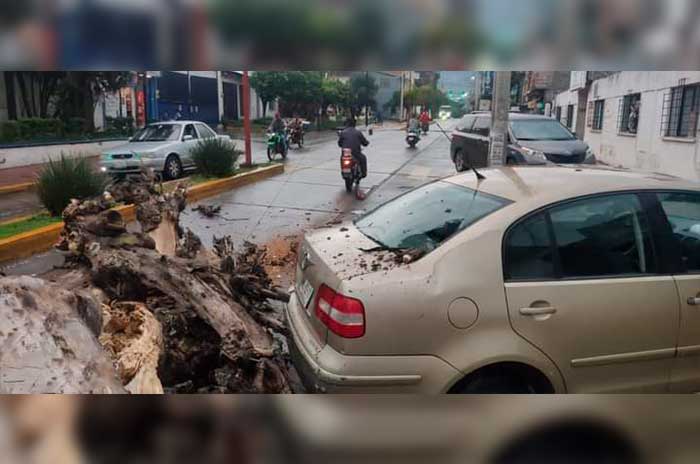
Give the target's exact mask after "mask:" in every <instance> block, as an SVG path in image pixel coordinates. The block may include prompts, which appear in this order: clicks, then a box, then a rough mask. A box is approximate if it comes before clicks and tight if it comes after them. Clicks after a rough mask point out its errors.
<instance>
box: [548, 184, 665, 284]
mask: <svg viewBox="0 0 700 464" xmlns="http://www.w3.org/2000/svg"><path fill="white" fill-rule="evenodd" d="M549 216H550V219H551V221H552V229H553V232H554V240H555V243H556V246H557V251H558V255H559V260H560V266H561V273H562V276H563V277H598V276H620V275H635V274H648V273H652V272H654V270H655V266H654V262H653V253H652V246H651V239H650V236H651V235H650V232H649V224H648V222H647V218H646V215H645V214H644V211H643V209H642V206H641V204H640V202H639V198H638V197H637V196H636V195H634V194H621V195H606V196H603V197H594V198H587V199H582V200H577V201H574V202H571V203H567V204H565V205H561V206H556V207H553V208H551V209H550V210H549Z"/></svg>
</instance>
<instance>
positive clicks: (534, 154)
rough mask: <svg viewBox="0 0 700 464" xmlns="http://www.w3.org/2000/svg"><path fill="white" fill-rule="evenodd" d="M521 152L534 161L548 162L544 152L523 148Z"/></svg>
mask: <svg viewBox="0 0 700 464" xmlns="http://www.w3.org/2000/svg"><path fill="white" fill-rule="evenodd" d="M520 151H521V152H522V153H523V155H525V156H528V157H529V158H530V159H531V160H533V161H547V157H546V156H545V154H544V152H541V151H539V150H533V149H532V148H527V147H522V148H521V149H520Z"/></svg>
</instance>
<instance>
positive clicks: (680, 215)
mask: <svg viewBox="0 0 700 464" xmlns="http://www.w3.org/2000/svg"><path fill="white" fill-rule="evenodd" d="M657 196H658V198H659V201H660V202H661V207H662V208H663V210H664V213H665V214H666V217H667V218H668V221H669V223H670V224H671V228H672V229H673V236H674V238H675V239H676V240H677V241H678V244H679V247H680V250H681V259H682V265H683V269H684V270H686V271H688V272H700V194H694V193H684V192H677V193H659V194H658V195H657Z"/></svg>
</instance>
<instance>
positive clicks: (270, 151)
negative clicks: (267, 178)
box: [267, 146, 275, 161]
mask: <svg viewBox="0 0 700 464" xmlns="http://www.w3.org/2000/svg"><path fill="white" fill-rule="evenodd" d="M274 157H275V155H274V153H272V149H271V148H270V147H269V146H268V147H267V159H269V160H270V161H272V158H274Z"/></svg>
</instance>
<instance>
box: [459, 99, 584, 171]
mask: <svg viewBox="0 0 700 464" xmlns="http://www.w3.org/2000/svg"><path fill="white" fill-rule="evenodd" d="M490 129H491V113H489V112H476V113H472V114H468V115H466V116H464V117H463V118H462V119H460V121H459V122H458V123H457V125H456V126H455V130H454V131H453V132H452V144H451V147H450V156H451V158H452V162H454V164H455V168H456V169H457V171H459V172H461V171H464V170H465V169H468V168H470V167H476V168H481V167H486V166H487V164H488V162H487V160H488V156H489V132H490ZM505 162H506V164H534V165H538V164H546V163H556V164H570V163H576V164H580V163H586V164H593V163H595V156H594V154H593V152H592V151H591V149H590V147H589V146H588V144H587V143H586V142H583V141H581V140H578V139H577V138H576V137H575V136H574V134H572V133H571V131H569V129H567V128H566V127H564V126H563V125H562V124H561V123H560V122H559V121H557V120H556V119H553V118H549V117H546V116H542V115H535V114H524V113H510V114H509V128H508V150H507V154H506V159H505Z"/></svg>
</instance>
